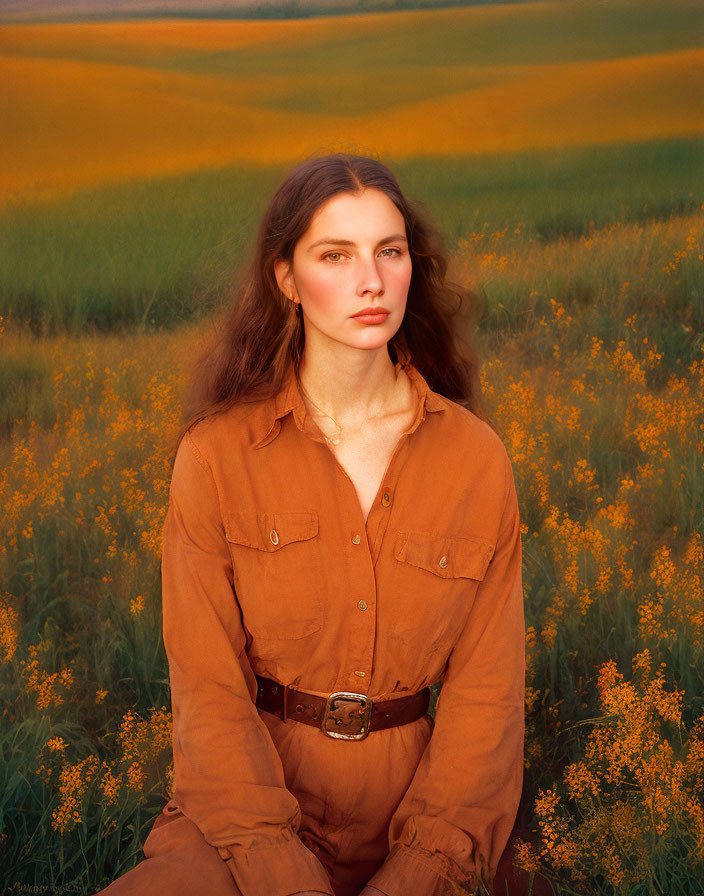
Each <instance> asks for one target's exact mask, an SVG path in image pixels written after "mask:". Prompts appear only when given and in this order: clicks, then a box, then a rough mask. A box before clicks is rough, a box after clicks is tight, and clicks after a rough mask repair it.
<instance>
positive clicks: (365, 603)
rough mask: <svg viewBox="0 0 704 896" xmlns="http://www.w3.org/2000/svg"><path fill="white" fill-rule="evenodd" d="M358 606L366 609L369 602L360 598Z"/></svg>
mask: <svg viewBox="0 0 704 896" xmlns="http://www.w3.org/2000/svg"><path fill="white" fill-rule="evenodd" d="M357 606H358V607H359V609H360V610H366V609H367V606H368V604H367V602H366V600H360V602H359V603H358V604H357Z"/></svg>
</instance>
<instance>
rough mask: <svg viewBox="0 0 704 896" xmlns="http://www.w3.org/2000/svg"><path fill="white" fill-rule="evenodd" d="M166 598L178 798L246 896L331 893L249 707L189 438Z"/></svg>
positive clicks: (247, 672) (166, 543) (217, 520)
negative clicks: (300, 833) (303, 839)
mask: <svg viewBox="0 0 704 896" xmlns="http://www.w3.org/2000/svg"><path fill="white" fill-rule="evenodd" d="M162 602H163V624H164V645H165V648H166V653H167V657H168V661H169V673H170V680H171V699H172V708H173V749H174V800H175V802H176V803H177V804H178V806H179V808H180V809H181V811H182V812H183V813H184V815H186V816H187V817H188V818H190V819H191V820H192V821H193V822H195V824H196V825H197V826H198V827H199V828H200V830H201V831H202V832H203V834H204V836H205V839H206V840H207V841H208V843H210V844H211V845H212V846H214V847H216V848H217V849H218V852H219V853H220V855H221V857H222V858H223V860H225V861H227V865H228V868H229V869H230V871H231V873H232V875H233V878H234V879H235V881H236V883H237V885H238V887H239V889H240V890H241V892H242V894H243V896H261V894H262V893H266V894H267V896H291V894H293V893H307V892H313V893H324V894H329V896H332V888H331V885H330V880H329V878H328V875H327V873H326V871H325V869H324V868H323V867H322V865H321V864H320V862H319V860H318V859H317V857H316V856H314V855H313V853H312V852H311V851H310V850H309V849H307V848H306V847H305V846H304V845H303V843H302V842H301V840H300V839H299V837H298V833H297V832H298V829H299V825H300V817H301V816H300V807H299V805H298V803H297V801H296V799H295V798H294V796H293V795H292V794H291V793H290V792H289V791H288V790H287V789H286V787H285V783H284V774H283V768H282V764H281V760H280V757H279V755H278V753H277V751H276V748H275V746H274V744H273V741H272V740H271V737H270V735H269V732H268V730H267V728H266V726H265V725H264V723H263V722H262V720H261V719H260V717H259V715H258V712H257V710H256V707H255V705H254V702H253V700H254V698H255V696H256V680H255V678H254V674H253V672H252V669H251V667H250V665H249V661H248V659H247V655H246V653H245V634H244V631H243V627H242V619H241V614H240V609H239V606H238V603H237V599H236V596H235V593H234V587H233V572H232V564H231V559H230V553H229V549H228V544H227V540H226V538H225V533H224V527H223V524H222V517H221V512H220V506H219V500H218V494H217V489H216V485H215V481H214V479H213V476H212V474H211V471H210V467H209V465H208V463H207V460H206V459H205V458H204V457H203V454H202V452H201V450H199V447H198V444H197V442H196V440H195V438H194V436H193V435H192V434H190V433H188V434H187V435H186V436H185V437H184V439H183V440H182V442H181V444H180V445H179V448H178V451H177V454H176V459H175V462H174V469H173V475H172V479H171V488H170V495H169V508H168V512H167V516H166V521H165V523H164V531H163V547H162Z"/></svg>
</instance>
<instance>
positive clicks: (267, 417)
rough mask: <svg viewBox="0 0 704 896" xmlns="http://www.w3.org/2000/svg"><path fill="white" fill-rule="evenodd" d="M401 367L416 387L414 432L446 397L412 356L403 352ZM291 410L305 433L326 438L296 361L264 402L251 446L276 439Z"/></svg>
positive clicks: (442, 405)
mask: <svg viewBox="0 0 704 896" xmlns="http://www.w3.org/2000/svg"><path fill="white" fill-rule="evenodd" d="M401 367H403V369H404V370H405V372H406V374H407V376H408V378H409V379H410V381H411V383H412V384H413V386H414V388H415V390H416V396H417V406H416V407H417V413H416V416H415V419H414V421H413V423H412V424H411V427H410V429H409V430H408V432H409V433H412V432H413V431H414V430H415V429H416V428H417V427H418V426H419V425H420V423H421V421H422V420H423V419H424V418H425V412H426V411H430V412H434V411H444V410H445V408H446V399H444V398H443V397H442V395H440V394H439V393H437V392H433V390H432V389H431V388H430V386H429V385H428V383H427V382H426V380H425V378H424V377H423V376H422V375H421V373H420V372H419V371H418V370H417V369H416V368H415V367H414V366H413V364H412V363H411V360H410V357H409V356H408V355H401V356H400V357H399V360H398V361H397V362H396V365H395V369H396V370H399V369H400V368H401ZM289 413H292V414H293V417H294V420H295V422H296V425H297V426H298V428H299V429H300V430H301V431H302V432H305V433H306V434H308V435H309V436H310V437H311V438H312V439H314V440H315V441H316V442H324V441H325V439H324V437H323V435H322V433H321V432H320V430H319V429H318V427H317V425H316V424H315V422H314V421H313V418H312V417H311V416H310V414H309V413H308V408H307V407H306V404H305V401H304V400H303V395H302V394H301V391H300V388H299V385H298V379H297V377H296V373H295V370H294V366H293V362H290V363H289V366H288V370H287V373H286V377H285V379H284V383H283V385H282V387H281V389H280V390H279V392H278V393H277V394H276V395H275V396H274V397H273V398H269V399H266V400H265V401H264V403H263V406H262V409H261V413H260V414H259V415H257V418H256V421H255V422H254V425H253V427H252V429H253V435H252V440H251V442H250V444H251V447H252V448H263V447H264V445H268V444H269V442H273V440H274V439H275V438H276V436H277V435H278V434H279V431H280V429H281V422H280V421H281V419H282V418H283V417H285V416H286V415H287V414H289Z"/></svg>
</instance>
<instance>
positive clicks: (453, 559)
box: [392, 532, 495, 664]
mask: <svg viewBox="0 0 704 896" xmlns="http://www.w3.org/2000/svg"><path fill="white" fill-rule="evenodd" d="M494 548H495V544H494V542H493V541H491V540H490V539H488V538H482V537H481V536H471V537H459V536H454V535H428V534H425V533H421V532H397V533H396V538H395V541H394V556H395V557H396V560H397V561H399V562H398V563H397V566H396V588H395V589H394V592H395V595H397V597H398V598H399V599H400V604H399V606H398V608H397V613H396V614H395V617H396V618H394V619H393V621H392V624H393V627H394V633H395V634H394V636H395V637H397V638H401V639H403V640H404V641H405V642H406V643H407V645H414V646H415V647H416V649H417V651H418V652H419V653H420V654H421V655H423V656H425V657H426V658H427V659H428V660H432V661H433V662H436V661H437V662H439V663H440V664H443V663H444V661H445V660H446V658H447V656H448V655H449V653H450V651H451V650H452V648H453V647H454V644H455V642H456V640H457V637H458V635H459V633H460V631H461V629H462V627H463V625H464V623H465V621H466V619H467V616H468V615H469V611H470V610H471V608H472V604H473V602H474V597H475V594H476V591H477V588H478V587H479V583H480V582H481V581H482V579H483V578H484V576H485V574H486V571H487V568H488V566H489V562H490V561H491V558H492V556H493V554H494ZM404 597H405V599H404ZM409 598H410V599H409ZM409 607H413V608H417V609H416V612H409Z"/></svg>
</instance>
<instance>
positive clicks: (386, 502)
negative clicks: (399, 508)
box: [381, 491, 391, 507]
mask: <svg viewBox="0 0 704 896" xmlns="http://www.w3.org/2000/svg"><path fill="white" fill-rule="evenodd" d="M381 503H382V504H383V505H384V507H388V506H389V504H390V503H391V492H390V491H385V492H384V494H383V495H382V496H381Z"/></svg>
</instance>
